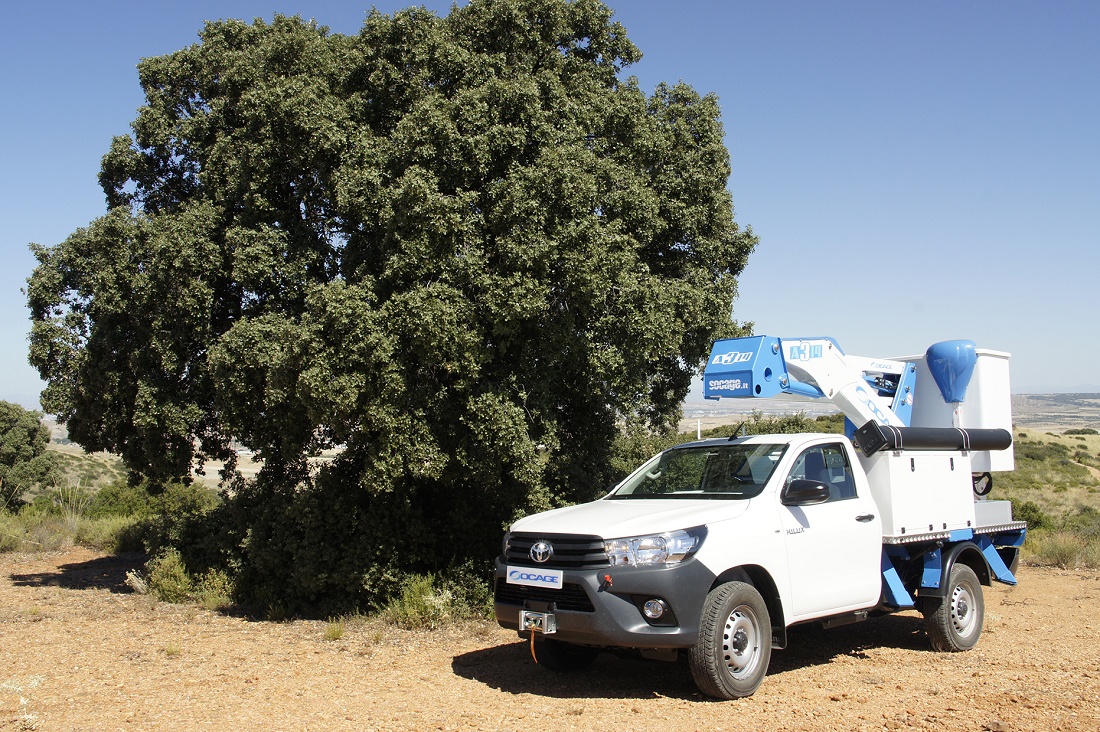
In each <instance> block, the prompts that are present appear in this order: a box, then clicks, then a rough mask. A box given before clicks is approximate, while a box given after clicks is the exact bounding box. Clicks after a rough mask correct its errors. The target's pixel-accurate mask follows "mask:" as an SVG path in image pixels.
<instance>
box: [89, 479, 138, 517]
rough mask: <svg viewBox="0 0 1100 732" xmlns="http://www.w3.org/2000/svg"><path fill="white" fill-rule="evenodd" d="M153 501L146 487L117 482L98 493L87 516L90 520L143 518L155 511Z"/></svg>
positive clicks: (123, 481)
mask: <svg viewBox="0 0 1100 732" xmlns="http://www.w3.org/2000/svg"><path fill="white" fill-rule="evenodd" d="M153 500H154V499H153V497H152V496H150V495H149V493H148V491H146V489H145V487H144V485H131V484H130V483H128V482H126V481H125V480H115V481H113V482H111V483H108V484H107V485H105V486H103V487H102V488H100V489H99V490H98V491H96V493H95V495H93V496H92V499H91V502H90V503H89V504H88V509H87V511H86V512H85V515H87V516H88V517H90V518H99V517H103V516H143V515H146V514H148V513H150V512H151V511H152V510H153Z"/></svg>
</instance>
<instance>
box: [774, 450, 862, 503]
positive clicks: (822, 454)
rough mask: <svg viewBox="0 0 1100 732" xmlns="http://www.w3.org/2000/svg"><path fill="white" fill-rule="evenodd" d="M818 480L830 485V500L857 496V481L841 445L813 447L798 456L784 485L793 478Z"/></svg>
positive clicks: (788, 483)
mask: <svg viewBox="0 0 1100 732" xmlns="http://www.w3.org/2000/svg"><path fill="white" fill-rule="evenodd" d="M799 479H805V480H816V481H817V482H819V483H824V484H825V485H827V486H829V500H830V501H842V500H844V499H846V498H855V497H856V482H855V478H854V477H853V475H852V466H851V464H850V463H849V462H848V455H847V453H846V452H844V448H843V447H841V446H840V445H836V444H834V445H819V446H817V447H811V448H809V449H807V450H805V451H803V453H802V454H801V455H799V456H798V457H797V458H795V461H794V466H793V467H792V468H791V472H790V474H789V475H788V476H787V480H786V483H785V484H784V486H787V485H790V483H791V481H792V480H799Z"/></svg>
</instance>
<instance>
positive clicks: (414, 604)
mask: <svg viewBox="0 0 1100 732" xmlns="http://www.w3.org/2000/svg"><path fill="white" fill-rule="evenodd" d="M491 610H492V593H491V591H490V589H489V583H488V582H487V581H486V580H485V579H484V578H482V577H478V576H477V575H476V573H472V572H470V570H469V568H468V567H467V568H466V569H465V570H459V571H457V572H453V573H450V574H449V576H448V577H447V578H446V579H440V578H438V577H431V576H427V575H410V576H408V577H406V578H405V580H404V582H403V583H402V586H401V589H400V593H399V594H398V595H396V596H395V597H393V598H392V599H391V600H390V601H389V602H388V603H386V605H385V607H383V608H382V611H381V616H382V618H383V619H385V620H386V621H388V622H390V623H393V624H394V625H398V626H400V627H402V628H405V629H407V630H422V629H435V628H439V627H441V626H443V625H446V624H448V623H451V622H454V621H456V620H462V619H469V618H485V617H488V616H489V614H490V613H491Z"/></svg>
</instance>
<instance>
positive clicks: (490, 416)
mask: <svg viewBox="0 0 1100 732" xmlns="http://www.w3.org/2000/svg"><path fill="white" fill-rule="evenodd" d="M200 38H201V41H200V42H199V43H197V44H195V45H193V46H191V47H189V48H186V49H184V50H181V51H178V52H176V53H173V54H170V55H167V56H162V57H158V58H150V59H145V60H143V61H142V62H141V64H140V65H139V73H140V79H141V84H142V86H143V88H144V90H145V97H146V103H145V105H144V106H143V107H142V108H141V109H140V111H139V113H138V117H137V119H136V120H135V122H134V123H133V134H132V135H131V136H122V137H118V138H116V139H115V140H114V142H113V143H112V145H111V148H110V151H109V152H108V154H107V155H106V156H105V157H104V159H103V166H102V170H101V173H100V180H101V183H102V185H103V188H104V190H105V192H106V195H107V201H108V205H109V210H108V212H107V213H106V214H105V215H104V216H103V217H102V218H100V219H97V220H96V221H94V222H92V223H91V224H90V225H89V226H88V227H87V228H86V229H81V230H79V231H77V232H75V233H74V234H72V236H70V237H69V238H68V239H67V240H66V241H64V242H63V243H61V244H59V245H57V246H53V247H42V246H34V247H33V248H34V252H35V254H36V256H37V257H38V260H39V262H40V264H39V265H38V267H37V268H36V269H35V271H34V274H33V276H32V277H31V278H30V280H29V286H28V296H29V302H30V306H31V309H32V312H33V316H32V319H33V330H32V335H31V354H30V358H31V362H32V363H33V364H34V365H35V366H36V367H37V368H38V370H39V372H40V373H41V375H42V377H43V378H44V379H45V381H46V382H47V388H46V390H45V391H44V393H43V395H42V403H43V406H44V408H45V409H46V410H47V411H49V412H55V413H56V414H58V416H59V417H60V419H62V420H64V421H66V422H67V424H68V429H69V434H70V436H71V437H72V439H73V440H75V441H77V442H79V443H80V444H81V445H83V446H84V447H85V448H86V449H88V450H110V451H113V452H116V453H119V454H120V455H121V456H122V457H123V458H124V460H125V461H126V464H127V466H128V467H129V468H130V470H131V471H132V472H133V474H134V475H135V476H142V477H145V478H149V479H150V480H151V481H152V484H153V485H156V484H157V483H162V482H164V481H167V480H171V479H173V478H175V477H178V476H181V475H186V474H188V473H189V471H190V470H191V468H192V467H194V466H195V465H198V464H201V463H202V462H203V461H204V460H208V459H210V458H217V459H222V460H228V461H230V463H232V458H233V454H232V452H231V451H230V449H229V447H230V440H231V439H236V440H239V441H240V442H241V443H243V444H244V445H246V446H248V447H250V448H252V449H253V450H255V452H256V453H257V454H258V456H259V457H260V458H262V460H263V466H264V467H263V471H262V473H261V475H260V477H259V478H258V479H257V480H255V481H251V482H242V481H238V482H237V483H236V487H235V495H236V498H234V499H233V503H234V507H233V511H235V513H233V514H232V515H233V516H234V518H233V519H232V521H230V523H231V524H232V525H233V528H231V529H228V530H226V532H225V536H227V537H230V538H231V541H232V542H233V548H232V550H231V552H230V553H233V552H236V554H235V555H234V556H235V557H236V558H235V559H234V560H233V561H235V562H236V563H237V566H239V567H243V569H242V570H241V571H242V573H243V575H244V576H247V575H248V573H249V571H252V572H253V576H254V580H255V581H254V582H253V584H254V585H255V586H256V587H257V588H259V589H257V590H256V592H257V593H258V594H263V592H264V591H267V590H264V589H263V588H264V587H267V588H268V590H270V589H271V588H272V587H295V588H298V589H299V590H300V591H299V592H298V595H296V601H301V602H309V601H316V600H321V599H324V598H331V597H333V596H344V597H348V596H353V597H357V598H358V599H359V600H362V599H363V598H364V597H366V599H367V600H368V601H369V599H370V597H371V594H370V593H372V592H376V591H381V590H380V588H383V587H384V586H385V582H386V578H387V577H389V578H392V577H395V576H398V575H399V574H400V571H405V570H411V569H425V568H426V569H431V568H438V567H440V566H441V565H443V564H446V563H448V562H453V561H461V560H462V559H464V558H467V557H477V556H488V555H489V554H491V552H492V550H493V547H494V546H495V545H496V542H497V540H498V537H499V533H500V531H501V527H502V525H503V524H504V522H506V521H507V520H508V519H509V518H511V517H513V516H514V515H516V514H517V513H521V512H524V511H529V510H533V509H537V508H543V507H547V506H550V505H553V504H555V503H560V502H565V501H574V500H580V499H587V498H591V497H593V496H594V495H596V494H597V493H598V492H599V491H600V490H601V489H602V488H604V487H605V486H606V484H607V482H608V481H609V480H610V479H611V478H612V477H613V476H612V475H611V470H610V468H609V458H610V448H611V445H612V442H613V440H614V438H615V436H616V434H617V433H618V431H619V430H620V429H622V428H623V427H624V426H626V425H631V426H642V427H644V428H647V429H651V430H662V429H667V428H668V427H669V426H670V425H672V424H674V423H675V421H676V419H677V418H678V416H679V413H680V412H679V404H680V402H681V401H682V399H683V397H684V396H685V395H686V393H687V391H688V388H689V384H690V380H691V378H692V375H693V374H694V373H695V372H696V370H697V368H698V366H699V364H700V363H701V362H702V360H703V359H704V358H705V357H706V354H707V351H708V348H709V344H710V343H711V341H712V340H713V339H714V338H717V337H724V336H729V335H733V334H736V333H738V332H740V331H741V330H743V328H742V326H740V325H739V324H737V323H736V321H734V320H733V318H732V313H731V307H732V302H733V300H734V298H735V295H736V284H737V276H738V275H739V274H740V272H741V271H742V269H743V268H744V266H745V262H746V258H747V257H748V255H749V253H750V251H751V250H752V248H753V246H754V244H755V242H756V240H755V237H754V236H753V234H752V232H751V230H741V229H739V228H738V226H737V225H736V224H735V223H734V220H733V208H732V204H731V199H730V194H729V192H728V190H727V188H726V183H727V179H728V177H729V173H730V169H729V154H728V152H727V150H726V148H725V146H724V143H723V130H722V125H721V122H720V112H719V106H718V101H717V100H716V99H715V98H714V97H713V96H710V95H708V96H700V95H699V94H698V93H696V92H695V91H694V90H693V89H692V88H691V87H689V86H687V85H685V84H682V83H681V84H677V85H674V86H668V85H661V86H659V87H658V88H657V89H656V90H655V92H654V93H653V94H652V95H648V96H647V95H646V94H645V93H644V92H643V91H642V90H641V89H639V87H638V84H637V82H636V81H635V80H634V79H632V78H623V76H622V73H621V72H622V69H623V68H624V67H626V66H628V65H630V64H631V63H632V62H634V61H636V60H637V59H638V58H639V57H640V53H639V51H638V49H637V48H636V47H635V46H634V45H633V44H632V43H631V42H630V41H629V40H628V39H627V37H626V33H625V31H624V29H623V28H622V27H621V26H620V25H619V24H618V23H615V22H612V20H611V11H610V10H609V9H608V8H607V7H605V6H604V5H602V4H601V3H599V2H597V1H596V0H576V1H575V2H566V1H565V0H474V2H471V3H470V4H469V5H467V6H466V7H463V8H457V9H454V10H453V11H452V12H451V14H450V15H449V16H447V17H445V18H440V17H438V16H436V15H434V14H433V13H430V12H428V11H425V10H422V9H413V10H408V11H405V12H401V13H397V14H395V15H394V16H392V17H391V16H386V15H382V14H379V13H377V12H374V13H372V14H371V15H370V16H369V17H368V18H367V20H366V22H365V24H364V26H363V28H362V30H361V31H360V33H359V34H358V35H357V36H342V35H336V34H331V33H329V32H328V31H327V30H326V29H325V28H322V27H319V26H317V25H315V24H313V23H309V22H303V21H302V20H301V19H299V18H287V17H280V16H276V17H275V18H274V20H273V21H272V22H271V23H265V22H263V21H260V20H256V21H255V22H253V23H252V24H248V23H244V22H239V21H224V22H216V23H209V24H207V26H206V27H205V29H204V30H203V31H202V33H201V34H200ZM332 446H342V447H343V450H342V452H340V453H339V455H338V457H336V458H335V459H334V460H333V461H331V462H330V463H328V464H327V466H326V467H324V468H322V469H320V470H318V469H317V468H316V466H313V467H311V463H310V461H309V459H308V458H310V456H313V455H316V454H317V453H318V451H320V450H322V449H324V448H328V447H332ZM318 534H320V536H318ZM319 542H320V543H323V542H329V543H335V544H337V545H338V546H339V547H341V548H340V551H339V552H338V553H337V552H333V553H331V554H326V555H325V557H324V558H322V557H320V556H317V553H318V552H322V551H323V550H322V549H319V548H318V546H319ZM310 557H312V560H310ZM334 557H338V558H339V559H338V561H337V560H335V559H334ZM318 564H322V565H325V566H327V567H328V569H326V570H324V571H319V570H318V567H317V565H318ZM335 565H339V566H335ZM249 568H251V570H250V569H249ZM318 575H323V576H318ZM268 577H271V578H273V579H270V580H269V579H266V578H268ZM265 583H266V584H265ZM362 593H366V595H362Z"/></svg>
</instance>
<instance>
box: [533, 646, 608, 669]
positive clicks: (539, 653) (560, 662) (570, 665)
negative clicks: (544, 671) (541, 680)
mask: <svg viewBox="0 0 1100 732" xmlns="http://www.w3.org/2000/svg"><path fill="white" fill-rule="evenodd" d="M599 654H600V652H599V650H598V649H596V648H589V647H588V646H578V645H574V644H573V643H566V642H565V641H560V640H555V639H553V638H535V658H536V659H537V660H538V663H539V665H540V666H545V667H546V668H548V669H550V670H551V671H557V672H558V673H571V672H574V671H583V670H584V669H586V668H588V667H589V666H591V665H592V662H593V661H595V660H596V656H598V655H599Z"/></svg>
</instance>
